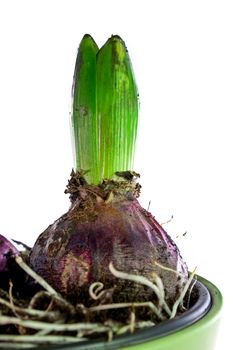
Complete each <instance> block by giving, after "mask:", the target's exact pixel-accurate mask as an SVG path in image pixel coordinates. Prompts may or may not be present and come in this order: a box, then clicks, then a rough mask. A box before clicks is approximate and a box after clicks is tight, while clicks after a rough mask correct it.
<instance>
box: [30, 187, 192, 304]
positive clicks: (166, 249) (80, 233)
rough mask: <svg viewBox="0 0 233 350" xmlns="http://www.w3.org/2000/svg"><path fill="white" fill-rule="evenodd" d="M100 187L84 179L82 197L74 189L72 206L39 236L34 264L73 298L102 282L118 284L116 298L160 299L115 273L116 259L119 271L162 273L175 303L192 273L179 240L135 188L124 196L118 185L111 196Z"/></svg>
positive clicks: (168, 296) (150, 275) (33, 252)
mask: <svg viewBox="0 0 233 350" xmlns="http://www.w3.org/2000/svg"><path fill="white" fill-rule="evenodd" d="M112 183H113V181H112ZM97 192H98V191H97V187H96V189H95V188H92V187H91V186H89V188H88V186H85V184H84V185H83V186H80V187H79V191H78V196H77V197H76V196H74V194H73V193H72V204H71V207H70V209H69V211H68V212H67V213H66V214H64V215H63V216H61V217H60V218H59V219H58V220H56V221H55V222H54V223H53V224H52V225H50V226H49V227H48V228H47V229H46V230H45V231H44V232H43V233H42V234H41V235H40V236H39V237H38V239H37V241H36V243H35V245H34V247H33V248H32V250H31V254H30V260H29V262H30V265H31V267H32V268H33V269H34V270H35V271H36V272H37V273H38V274H40V275H41V276H42V277H44V278H45V279H46V280H47V281H48V282H49V283H50V284H51V285H52V286H53V287H54V288H55V289H56V290H57V291H59V292H60V293H61V294H63V295H65V296H67V297H72V298H73V297H75V296H78V295H80V294H82V292H84V291H88V288H89V287H90V285H91V284H92V283H93V282H102V283H103V284H104V287H105V288H111V287H114V286H115V288H116V290H117V292H116V293H115V301H126V300H127V301H135V300H136V299H137V300H138V298H139V299H142V300H144V299H145V298H146V299H148V298H149V299H150V298H154V295H153V291H151V290H150V289H149V288H145V287H142V286H140V285H138V286H137V285H136V286H135V284H134V285H132V283H131V282H127V281H124V280H119V279H117V278H116V277H114V276H113V275H112V273H111V272H110V270H109V263H110V262H112V263H113V266H114V267H115V268H116V269H117V270H120V271H124V272H127V273H130V274H136V275H142V276H145V277H147V278H148V279H149V280H151V281H154V279H155V274H157V275H158V276H159V277H160V278H161V279H162V282H163V285H164V290H165V297H166V299H167V300H168V301H169V302H170V303H172V302H173V301H174V300H175V299H176V297H177V295H178V294H179V292H180V289H181V288H182V287H183V285H184V283H185V282H186V281H187V278H188V270H187V266H186V263H185V262H184V261H183V259H182V257H181V255H180V252H179V249H178V247H177V246H176V244H175V243H174V242H173V240H172V239H171V237H170V236H169V235H168V234H167V233H166V231H165V230H164V229H163V227H162V226H161V225H160V224H159V223H158V222H157V221H156V220H155V218H154V217H153V216H152V214H151V213H149V212H148V211H146V210H145V209H143V208H142V207H141V205H140V204H139V202H138V200H137V198H136V196H135V195H133V194H132V192H130V191H128V192H127V191H126V194H124V195H123V194H122V193H123V192H124V191H123V192H122V191H120V190H118V189H114V190H111V191H108V192H107V195H105V196H104V195H101V196H100V195H99V193H97ZM105 194H106V191H105ZM103 197H104V198H103ZM159 265H162V266H164V267H165V268H169V269H172V270H173V271H171V270H168V269H164V268H162V267H161V266H159Z"/></svg>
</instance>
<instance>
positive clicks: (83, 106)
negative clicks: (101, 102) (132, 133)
mask: <svg viewBox="0 0 233 350" xmlns="http://www.w3.org/2000/svg"><path fill="white" fill-rule="evenodd" d="M97 52H98V46H97V45H96V43H95V41H94V40H93V38H92V37H91V36H90V35H88V34H86V35H85V36H84V37H83V39H82V41H81V43H80V46H79V49H78V56H77V60H76V64H75V72H74V79H73V89H72V94H73V104H72V126H73V128H72V129H73V136H74V148H75V160H76V170H89V172H88V173H87V174H86V175H85V177H86V179H87V180H88V181H89V182H91V183H97V182H98V181H99V176H98V169H99V164H98V133H97V114H96V54H97Z"/></svg>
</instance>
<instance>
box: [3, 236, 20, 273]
mask: <svg viewBox="0 0 233 350" xmlns="http://www.w3.org/2000/svg"><path fill="white" fill-rule="evenodd" d="M18 254H19V251H18V250H17V249H16V247H15V246H14V245H13V244H12V243H11V242H10V241H9V240H8V239H7V238H6V237H4V236H2V235H1V234H0V272H1V271H7V270H8V268H7V262H8V260H9V259H10V258H13V257H15V256H16V255H18Z"/></svg>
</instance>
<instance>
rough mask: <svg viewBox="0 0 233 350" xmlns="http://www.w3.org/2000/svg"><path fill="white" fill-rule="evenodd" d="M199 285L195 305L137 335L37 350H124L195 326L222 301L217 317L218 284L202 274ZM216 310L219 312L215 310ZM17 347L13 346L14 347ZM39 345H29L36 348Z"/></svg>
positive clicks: (198, 279) (197, 285) (197, 284)
mask: <svg viewBox="0 0 233 350" xmlns="http://www.w3.org/2000/svg"><path fill="white" fill-rule="evenodd" d="M195 288H196V290H197V292H198V299H197V301H196V302H195V304H194V305H193V306H192V307H191V308H190V309H188V310H187V311H185V312H183V313H182V314H181V315H179V316H177V317H175V318H174V319H172V320H167V321H164V322H162V323H160V324H159V325H156V326H153V327H149V328H146V329H143V330H137V332H135V333H134V334H127V335H121V336H117V337H116V338H115V339H113V340H112V341H111V342H106V340H105V341H103V340H101V339H100V340H97V341H93V340H88V341H83V342H81V343H80V342H77V343H72V344H61V345H59V344H57V345H55V344H54V345H50V346H47V347H46V346H43V347H41V348H37V349H43V350H100V349H101V350H114V349H122V348H125V347H128V346H133V345H140V344H143V343H145V342H149V341H155V340H157V339H159V338H163V337H166V336H168V335H173V334H175V333H176V332H177V331H181V330H186V328H188V327H189V326H192V325H194V324H195V323H197V322H198V321H200V320H201V319H203V320H204V319H205V316H206V315H209V314H210V313H211V310H212V309H214V304H215V303H218V304H219V305H218V307H217V308H216V310H213V311H212V313H213V317H214V316H215V313H216V312H218V311H219V310H220V308H221V304H222V303H221V302H220V300H221V294H220V292H219V290H218V289H217V287H216V286H214V285H213V284H212V283H210V282H209V281H208V280H205V279H204V278H202V277H200V276H198V278H197V282H196V285H195ZM214 311H215V312H214ZM13 349H14V348H12V350H13ZM32 349H35V348H29V349H28V350H32Z"/></svg>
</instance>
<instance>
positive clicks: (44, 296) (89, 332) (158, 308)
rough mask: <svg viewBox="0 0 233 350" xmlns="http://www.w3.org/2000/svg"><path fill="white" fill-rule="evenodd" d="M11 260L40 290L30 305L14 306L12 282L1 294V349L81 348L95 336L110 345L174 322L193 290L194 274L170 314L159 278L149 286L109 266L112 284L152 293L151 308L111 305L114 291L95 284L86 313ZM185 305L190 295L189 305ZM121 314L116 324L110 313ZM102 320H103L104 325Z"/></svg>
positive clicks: (17, 303)
mask: <svg viewBox="0 0 233 350" xmlns="http://www.w3.org/2000/svg"><path fill="white" fill-rule="evenodd" d="M15 260H16V262H17V264H18V265H19V266H20V267H21V268H22V269H23V270H24V271H25V272H26V273H27V274H28V275H29V276H31V277H32V278H33V279H34V280H35V281H36V282H37V283H38V284H39V285H40V286H41V287H42V288H43V289H44V290H40V291H39V292H37V293H36V294H35V295H34V296H33V297H32V298H31V299H30V300H28V299H26V298H25V300H21V299H20V300H17V299H16V298H15V297H14V295H13V294H14V286H13V284H12V282H10V286H9V291H8V293H7V292H5V291H3V290H1V289H0V327H1V329H3V334H0V349H1V348H2V349H7V348H12V347H14V348H15V349H17V348H19V349H27V348H33V347H35V348H37V347H38V346H43V345H45V344H66V343H72V342H78V341H80V342H82V341H84V340H90V339H93V337H95V338H96V337H98V335H102V336H103V335H105V337H106V340H108V341H111V340H112V339H113V338H114V336H115V335H121V334H125V333H133V332H135V330H137V329H142V328H146V327H152V326H154V325H155V324H157V323H159V322H161V321H164V320H168V319H169V318H173V317H175V315H176V314H177V310H178V308H179V307H180V305H181V304H182V302H183V300H184V296H185V295H186V293H187V291H188V289H190V288H192V287H190V285H191V284H192V281H193V276H194V274H195V270H194V271H193V273H192V274H191V275H190V278H189V280H188V282H187V283H186V285H185V286H184V288H183V289H182V291H181V293H180V295H179V298H178V299H177V300H176V301H175V303H174V305H173V307H172V309H170V307H169V306H168V304H167V302H166V295H165V291H164V286H163V282H162V280H161V278H160V277H159V276H158V274H156V273H155V274H154V276H153V282H152V281H150V280H149V279H147V278H146V277H144V276H139V275H134V274H129V273H126V272H122V271H118V270H117V269H116V268H115V267H114V266H113V264H112V263H110V264H109V269H110V272H111V273H112V274H113V275H114V276H115V277H116V278H119V279H123V280H128V281H131V282H133V283H135V284H137V285H138V284H141V285H143V286H146V287H148V288H150V289H152V290H153V292H154V294H155V302H153V301H143V302H122V303H111V300H112V296H113V293H114V290H115V288H116V286H113V287H112V288H108V289H104V284H103V283H101V282H98V281H97V282H95V283H93V284H91V286H90V288H89V296H90V298H91V300H92V301H93V303H92V304H91V305H89V306H88V307H87V306H85V305H84V304H82V303H80V304H77V305H76V306H75V305H73V304H71V303H70V301H68V300H66V299H64V298H63V297H62V296H61V295H60V294H59V293H57V292H56V291H55V290H54V289H53V288H52V287H51V286H50V285H49V284H48V283H47V282H46V281H45V280H44V279H43V278H41V277H40V276H39V275H38V274H37V273H35V272H34V271H33V270H32V269H31V268H30V267H29V266H28V265H27V264H26V263H25V262H24V261H23V259H22V257H20V256H16V257H15ZM155 263H156V265H158V266H159V267H160V268H161V269H165V270H168V271H170V272H173V273H176V271H175V270H172V269H169V268H166V267H165V266H163V265H161V264H158V263H157V262H155ZM189 293H190V291H189ZM189 300H190V294H189V296H188V305H189ZM96 303H98V304H97V305H96ZM120 309H125V311H124V312H123V313H122V315H123V316H122V317H121V319H120V321H119V320H118V319H117V320H115V319H114V317H113V318H112V315H114V314H117V313H114V312H115V311H116V310H120ZM145 309H148V312H149V314H148V315H150V316H148V318H149V320H147V321H144V320H142V319H140V312H139V310H143V312H144V310H145ZM127 310H128V311H127ZM112 312H113V313H112ZM101 315H102V316H101ZM104 315H105V316H104ZM106 315H109V316H106ZM117 315H119V314H117ZM105 318H106V320H105V321H103V319H105ZM100 320H101V321H100ZM12 326H13V327H12ZM4 327H5V328H4ZM4 329H5V330H6V331H4ZM15 330H18V334H11V333H12V331H13V333H15Z"/></svg>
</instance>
